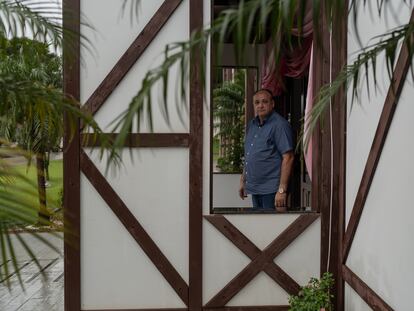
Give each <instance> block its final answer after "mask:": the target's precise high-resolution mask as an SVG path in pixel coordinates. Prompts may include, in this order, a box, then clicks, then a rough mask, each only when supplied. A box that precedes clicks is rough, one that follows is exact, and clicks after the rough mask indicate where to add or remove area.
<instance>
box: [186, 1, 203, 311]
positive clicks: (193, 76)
mask: <svg viewBox="0 0 414 311" xmlns="http://www.w3.org/2000/svg"><path fill="white" fill-rule="evenodd" d="M203 6H204V1H203V0H191V1H190V8H189V14H190V32H191V33H193V32H194V31H197V30H201V29H202V28H203V14H204V10H203ZM202 61H204V60H203V59H202V58H201V53H200V51H199V50H198V49H197V48H195V49H194V52H190V94H189V95H190V150H189V157H190V158H189V165H190V167H189V185H190V189H189V205H188V206H189V232H190V235H189V304H188V307H189V311H201V310H202V307H203V301H202V299H203V290H202V285H203V266H202V264H203V175H204V174H203V107H204V104H203V100H204V96H203V81H204V78H203V77H202V76H201V74H202V71H201V67H202V65H201V62H202Z"/></svg>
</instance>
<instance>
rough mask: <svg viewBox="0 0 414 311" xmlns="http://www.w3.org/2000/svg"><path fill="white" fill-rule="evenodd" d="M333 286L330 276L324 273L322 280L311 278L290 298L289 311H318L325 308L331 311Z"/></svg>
mask: <svg viewBox="0 0 414 311" xmlns="http://www.w3.org/2000/svg"><path fill="white" fill-rule="evenodd" d="M333 284H334V280H333V278H332V274H331V273H328V272H325V273H324V274H323V276H322V278H321V279H320V280H319V279H316V278H311V280H310V281H309V283H308V284H307V285H305V286H303V287H302V288H301V290H300V292H299V294H298V295H297V296H294V295H293V296H290V298H289V304H290V309H289V310H290V311H319V310H320V309H321V308H325V310H326V311H331V310H332V301H331V300H332V297H333V296H332V295H331V288H332V286H333Z"/></svg>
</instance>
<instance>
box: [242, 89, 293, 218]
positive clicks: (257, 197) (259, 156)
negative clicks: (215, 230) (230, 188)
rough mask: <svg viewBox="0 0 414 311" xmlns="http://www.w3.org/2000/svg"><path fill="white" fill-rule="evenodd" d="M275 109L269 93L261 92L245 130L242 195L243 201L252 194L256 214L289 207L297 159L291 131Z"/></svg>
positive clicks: (257, 95) (256, 96)
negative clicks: (292, 178)
mask: <svg viewBox="0 0 414 311" xmlns="http://www.w3.org/2000/svg"><path fill="white" fill-rule="evenodd" d="M274 105H275V102H274V100H273V95H272V93H271V92H270V91H269V90H266V89H261V90H259V91H257V92H256V93H255V94H254V96H253V106H254V112H255V116H256V117H255V118H254V119H253V120H251V121H250V122H249V124H248V126H247V130H246V138H245V143H244V158H245V162H244V169H243V174H242V176H241V178H240V188H239V195H240V197H241V198H242V199H244V198H245V197H246V194H251V195H252V201H253V209H254V210H262V209H275V207H276V208H278V210H282V209H283V208H284V207H286V204H287V188H288V184H289V177H290V174H291V171H292V166H293V158H294V155H293V139H292V130H291V128H290V125H289V123H288V122H287V121H286V120H285V119H284V118H283V117H282V116H281V115H279V114H278V113H276V112H275V111H274Z"/></svg>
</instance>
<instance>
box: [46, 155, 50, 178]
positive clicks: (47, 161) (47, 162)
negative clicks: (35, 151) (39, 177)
mask: <svg viewBox="0 0 414 311" xmlns="http://www.w3.org/2000/svg"><path fill="white" fill-rule="evenodd" d="M49 164H50V152H47V153H46V156H45V173H46V181H50V177H49Z"/></svg>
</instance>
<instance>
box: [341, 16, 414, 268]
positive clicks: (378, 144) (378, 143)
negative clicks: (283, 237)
mask: <svg viewBox="0 0 414 311" xmlns="http://www.w3.org/2000/svg"><path fill="white" fill-rule="evenodd" d="M412 22H414V10H413V11H412V13H411V18H410V23H412ZM411 40H413V38H411ZM411 57H412V55H410V52H409V50H408V46H407V43H406V42H404V44H403V45H402V47H401V51H400V55H399V56H398V60H397V63H396V65H395V68H394V72H393V75H392V79H391V83H390V87H389V89H388V93H387V96H386V97H385V102H384V107H383V109H382V113H381V116H380V119H379V122H378V127H377V130H376V132H375V136H374V140H373V142H372V145H371V150H370V151H369V154H368V159H367V162H366V164H365V169H364V172H363V174H362V178H361V183H360V184H359V188H358V192H357V195H356V198H355V202H354V206H353V208H352V213H351V217H350V219H349V223H348V227H347V229H346V232H345V238H344V243H343V258H342V262H343V263H344V264H345V263H346V260H347V258H348V255H349V251H350V249H351V245H352V241H353V239H354V236H355V233H356V230H357V228H358V224H359V221H360V219H361V215H362V211H363V210H364V206H365V202H366V199H367V197H368V193H369V190H370V188H371V183H372V180H373V179H374V175H375V171H376V169H377V165H378V162H379V159H380V157H381V153H382V149H383V147H384V144H385V140H386V139H387V135H388V130H389V128H390V126H391V122H392V119H393V117H394V112H395V109H396V108H397V105H398V100H399V98H400V95H401V91H402V89H403V86H404V82H405V80H406V77H407V73H408V70H409V67H410V64H411Z"/></svg>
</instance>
